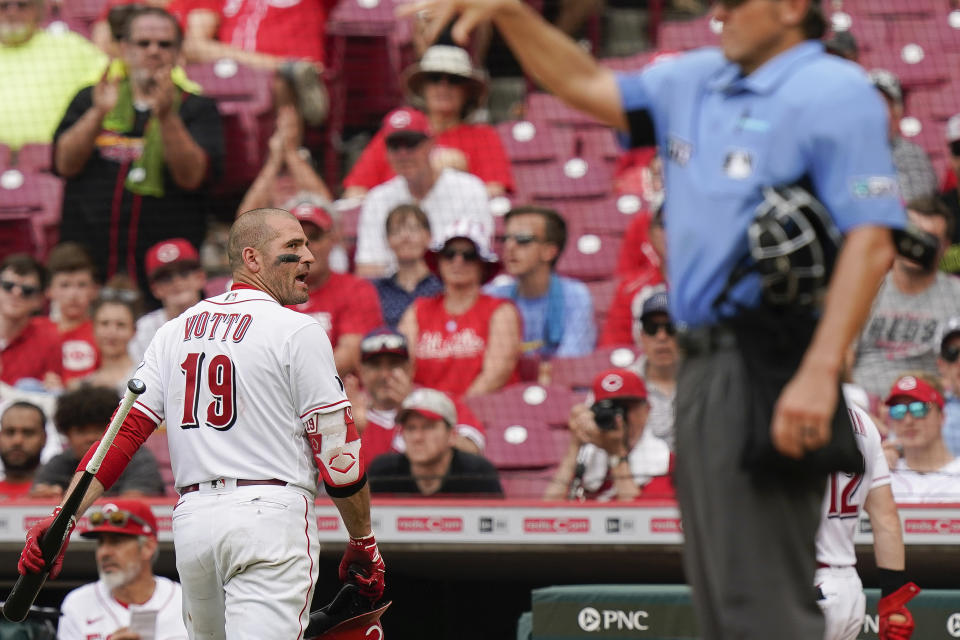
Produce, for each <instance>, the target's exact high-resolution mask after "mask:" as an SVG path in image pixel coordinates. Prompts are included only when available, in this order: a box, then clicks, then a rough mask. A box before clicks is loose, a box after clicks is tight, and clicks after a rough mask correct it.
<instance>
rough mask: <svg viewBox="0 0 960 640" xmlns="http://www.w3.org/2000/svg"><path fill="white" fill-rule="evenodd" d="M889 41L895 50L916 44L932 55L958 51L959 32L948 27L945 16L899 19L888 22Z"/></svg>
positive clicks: (959, 43)
mask: <svg viewBox="0 0 960 640" xmlns="http://www.w3.org/2000/svg"><path fill="white" fill-rule="evenodd" d="M890 41H891V43H892V44H893V46H894V48H895V49H901V48H902V47H904V46H905V45H908V44H911V43H917V44H920V45H922V46H923V47H924V48H926V49H928V50H930V51H931V52H933V53H934V54H936V53H939V52H942V51H946V52H954V53H956V52H958V51H960V30H958V29H954V28H953V27H951V26H950V23H949V22H948V20H947V17H946V14H945V13H944V14H943V15H937V16H934V17H929V18H899V19H897V20H894V21H891V22H890Z"/></svg>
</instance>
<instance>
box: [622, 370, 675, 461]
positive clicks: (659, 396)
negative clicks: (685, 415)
mask: <svg viewBox="0 0 960 640" xmlns="http://www.w3.org/2000/svg"><path fill="white" fill-rule="evenodd" d="M627 369H629V370H630V371H633V372H634V373H635V374H637V375H638V376H640V377H641V378H643V382H644V383H645V384H646V387H647V402H649V403H650V415H649V416H647V426H646V427H645V428H644V430H645V431H649V432H650V433H652V434H653V435H655V436H657V437H658V438H660V439H661V440H663V441H664V442H666V443H667V446H669V447H670V450H671V451H674V450H675V449H676V447H675V442H676V436H675V434H674V431H673V418H674V411H675V408H674V400H675V399H676V396H677V390H676V387H674V389H673V391H671V392H669V393H665V392H664V391H663V390H662V389H660V387H658V386H657V385H656V383H654V382H651V381H650V380H649V379H647V358H646V357H645V356H641V357H639V358H637V360H636V361H635V362H634V363H633V364H631V365H630V366H629V367H627Z"/></svg>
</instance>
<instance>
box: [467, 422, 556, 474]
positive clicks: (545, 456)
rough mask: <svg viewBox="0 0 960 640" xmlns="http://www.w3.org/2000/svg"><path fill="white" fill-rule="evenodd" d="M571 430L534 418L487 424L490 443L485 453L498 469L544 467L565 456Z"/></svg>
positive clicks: (488, 441)
mask: <svg viewBox="0 0 960 640" xmlns="http://www.w3.org/2000/svg"><path fill="white" fill-rule="evenodd" d="M569 441H570V432H569V431H567V430H565V429H551V428H550V426H549V425H548V424H547V423H545V422H540V421H538V420H535V419H523V418H520V419H517V420H502V421H500V422H496V423H492V424H491V423H487V446H486V448H485V449H484V452H483V455H484V457H485V458H487V460H489V461H490V462H492V463H493V464H494V466H496V467H497V469H542V468H544V467H551V466H553V465H555V464H557V463H558V462H560V460H561V459H562V458H563V454H564V452H565V451H566V449H567V446H568V444H569Z"/></svg>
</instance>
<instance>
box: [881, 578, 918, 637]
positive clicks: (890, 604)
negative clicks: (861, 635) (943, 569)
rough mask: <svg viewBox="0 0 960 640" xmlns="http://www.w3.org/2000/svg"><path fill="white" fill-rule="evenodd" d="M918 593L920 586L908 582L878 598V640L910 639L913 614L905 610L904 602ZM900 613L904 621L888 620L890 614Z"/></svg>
mask: <svg viewBox="0 0 960 640" xmlns="http://www.w3.org/2000/svg"><path fill="white" fill-rule="evenodd" d="M918 593H920V587H918V586H917V585H915V584H914V583H912V582H908V583H907V584H905V585H903V586H902V587H900V588H899V589H897V590H896V591H894V592H893V593H891V594H889V595H886V596H884V597H882V598H880V602H879V603H877V613H878V614H879V616H878V618H879V619H880V629H879V630H878V632H877V635H878V636H879V637H880V640H910V636H912V635H913V628H914V623H913V616H912V615H910V612H909V611H908V610H907V607H906V604H907V603H908V602H910V600H911V599H912V598H913V597H914V596H915V595H917V594H918ZM893 615H901V616H903V617H904V618H906V620H905V621H894V622H892V621H891V620H890V616H893Z"/></svg>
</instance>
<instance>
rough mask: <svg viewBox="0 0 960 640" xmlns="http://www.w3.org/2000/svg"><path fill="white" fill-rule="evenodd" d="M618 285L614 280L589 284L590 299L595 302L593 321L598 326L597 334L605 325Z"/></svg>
mask: <svg viewBox="0 0 960 640" xmlns="http://www.w3.org/2000/svg"><path fill="white" fill-rule="evenodd" d="M617 284H618V283H617V281H616V280H612V279H611V280H598V281H596V282H588V283H587V289H589V290H590V298H591V299H592V300H593V320H594V322H595V323H596V325H597V333H599V332H600V330H601V329H602V328H603V323H604V321H605V320H606V319H607V312H608V311H609V310H610V304H611V303H612V302H613V296H614V294H616V292H617Z"/></svg>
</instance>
